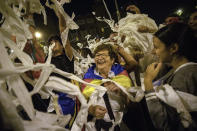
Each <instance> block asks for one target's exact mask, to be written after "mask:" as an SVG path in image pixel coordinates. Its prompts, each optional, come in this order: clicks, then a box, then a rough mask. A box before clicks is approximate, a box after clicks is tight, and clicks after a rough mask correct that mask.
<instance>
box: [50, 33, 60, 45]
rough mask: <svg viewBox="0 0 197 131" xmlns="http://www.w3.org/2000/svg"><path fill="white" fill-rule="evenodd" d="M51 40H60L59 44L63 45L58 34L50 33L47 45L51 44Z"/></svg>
mask: <svg viewBox="0 0 197 131" xmlns="http://www.w3.org/2000/svg"><path fill="white" fill-rule="evenodd" d="M52 40H57V41H59V42H60V44H61V45H63V44H62V40H61V38H60V36H58V35H52V36H50V37H49V40H48V44H49V45H51V41H52Z"/></svg>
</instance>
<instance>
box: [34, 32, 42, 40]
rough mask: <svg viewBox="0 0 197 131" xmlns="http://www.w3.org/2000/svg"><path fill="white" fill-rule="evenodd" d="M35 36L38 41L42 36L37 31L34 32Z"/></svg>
mask: <svg viewBox="0 0 197 131" xmlns="http://www.w3.org/2000/svg"><path fill="white" fill-rule="evenodd" d="M35 36H36V38H38V39H39V38H41V37H42V34H41V33H40V32H38V31H37V32H35Z"/></svg>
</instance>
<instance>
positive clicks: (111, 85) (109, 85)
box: [104, 81, 121, 94]
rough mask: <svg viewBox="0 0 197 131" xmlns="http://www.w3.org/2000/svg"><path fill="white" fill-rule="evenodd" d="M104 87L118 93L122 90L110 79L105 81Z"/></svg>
mask: <svg viewBox="0 0 197 131" xmlns="http://www.w3.org/2000/svg"><path fill="white" fill-rule="evenodd" d="M104 87H106V88H107V90H109V91H111V92H115V93H117V94H119V93H120V92H121V89H120V88H119V87H118V86H117V85H116V84H114V83H113V82H110V81H108V82H106V83H104Z"/></svg>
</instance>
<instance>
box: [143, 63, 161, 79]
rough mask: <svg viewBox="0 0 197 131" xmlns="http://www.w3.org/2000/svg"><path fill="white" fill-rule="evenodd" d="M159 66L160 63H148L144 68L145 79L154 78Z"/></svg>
mask: <svg viewBox="0 0 197 131" xmlns="http://www.w3.org/2000/svg"><path fill="white" fill-rule="evenodd" d="M161 66H162V63H156V62H154V63H152V64H150V65H149V66H148V67H147V69H146V73H145V79H149V80H151V81H152V80H154V79H155V77H156V76H157V74H158V73H159V70H160V69H161Z"/></svg>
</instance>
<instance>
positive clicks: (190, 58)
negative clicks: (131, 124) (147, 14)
mask: <svg viewBox="0 0 197 131" xmlns="http://www.w3.org/2000/svg"><path fill="white" fill-rule="evenodd" d="M196 42H197V39H196V38H195V36H194V32H193V30H192V29H191V28H190V27H189V26H188V25H187V24H183V23H174V24H170V25H167V26H166V27H163V28H161V29H160V30H159V31H157V32H156V33H155V35H154V38H153V43H154V50H153V51H154V53H155V54H156V55H157V56H158V57H159V60H160V63H153V64H151V65H149V66H148V67H147V69H146V74H145V78H144V84H145V90H146V101H147V105H148V108H149V112H150V116H151V119H152V121H153V124H154V126H155V128H156V129H157V130H161V131H164V130H165V131H180V130H181V131H182V130H192V131H193V130H196V129H197V125H196V122H197V119H196V118H197V117H196V116H197V112H196V111H195V110H191V109H189V108H187V105H186V104H185V102H186V101H187V102H188V100H187V99H192V98H194V99H196V98H197V88H196V87H197V63H196V62H197V51H196V49H197V44H196ZM162 64H168V65H169V66H171V67H172V69H171V70H170V71H169V72H168V73H167V74H166V75H164V76H163V77H162V78H160V79H159V80H157V81H154V79H155V77H156V76H157V74H158V72H159V71H160V69H161V65H162ZM183 94H185V95H187V96H190V97H187V99H185V98H186V97H184V95H183ZM194 99H193V100H194ZM187 104H188V103H187ZM193 104H194V103H192V105H191V104H190V105H189V106H190V107H192V106H194V105H193ZM180 105H181V106H182V107H181V106H180Z"/></svg>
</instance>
